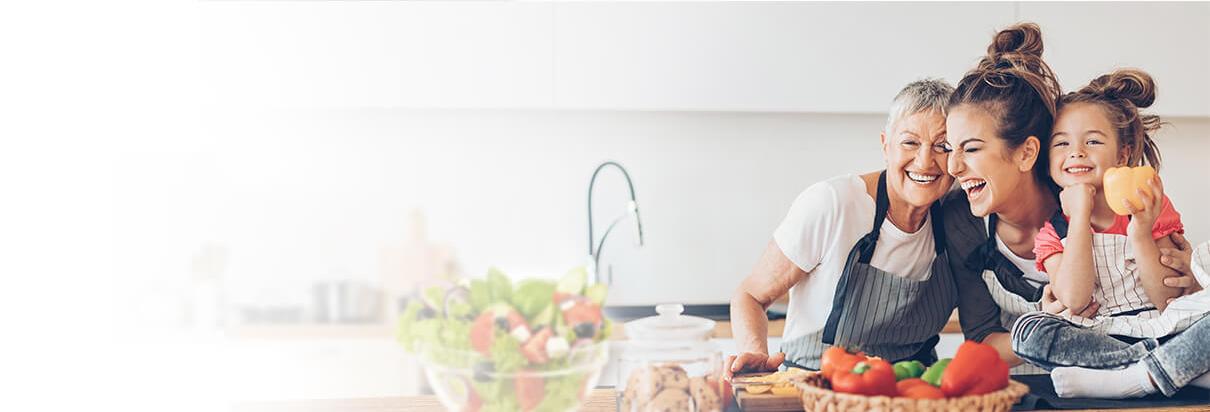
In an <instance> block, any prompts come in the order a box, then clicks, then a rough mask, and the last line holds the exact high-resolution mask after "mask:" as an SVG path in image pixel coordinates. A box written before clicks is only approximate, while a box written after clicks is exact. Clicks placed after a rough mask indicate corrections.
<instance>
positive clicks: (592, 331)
mask: <svg viewBox="0 0 1210 412" xmlns="http://www.w3.org/2000/svg"><path fill="white" fill-rule="evenodd" d="M571 330H572V331H573V332H575V333H576V337H579V338H589V339H591V338H592V337H593V336H594V335H596V334H597V325H594V324H591V323H588V322H583V323H579V324H576V326H575V327H573V328H572V329H571Z"/></svg>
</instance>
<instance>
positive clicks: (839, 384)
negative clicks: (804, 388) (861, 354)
mask: <svg viewBox="0 0 1210 412" xmlns="http://www.w3.org/2000/svg"><path fill="white" fill-rule="evenodd" d="M832 389H834V390H836V391H837V392H844V393H853V394H858V395H867V396H895V395H896V394H897V391H896V389H895V369H894V368H893V367H891V364H890V363H889V362H887V361H884V360H882V359H866V360H863V361H860V362H857V365H855V366H853V369H851V370H843V369H842V370H837V371H835V374H834V375H832Z"/></svg>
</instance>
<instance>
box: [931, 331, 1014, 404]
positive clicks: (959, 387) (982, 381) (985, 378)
mask: <svg viewBox="0 0 1210 412" xmlns="http://www.w3.org/2000/svg"><path fill="white" fill-rule="evenodd" d="M1007 386H1008V363H1006V362H1004V360H1003V359H1000V353H999V352H996V348H993V347H991V345H984V344H982V343H978V342H975V341H969V340H968V341H966V342H963V343H962V345H961V346H958V353H957V354H955V355H954V360H953V361H951V362H950V364H949V366H948V367H946V368H945V372H944V373H943V374H942V375H941V392H943V393H945V396H947V397H954V396H970V395H982V394H985V393H988V392H995V391H998V390H1000V389H1004V388H1005V387H1007Z"/></svg>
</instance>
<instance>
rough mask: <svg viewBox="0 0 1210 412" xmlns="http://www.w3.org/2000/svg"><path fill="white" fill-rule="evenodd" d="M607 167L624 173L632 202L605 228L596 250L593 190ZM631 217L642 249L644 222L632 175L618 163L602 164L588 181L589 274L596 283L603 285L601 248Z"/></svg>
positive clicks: (627, 203)
mask: <svg viewBox="0 0 1210 412" xmlns="http://www.w3.org/2000/svg"><path fill="white" fill-rule="evenodd" d="M606 166H613V167H616V168H617V169H618V170H621V171H622V176H623V177H625V178H626V186H628V187H629V188H630V201H628V202H626V211H625V212H623V213H622V214H621V215H620V216H618V217H616V218H614V219H613V222H610V223H609V227H607V228H605V233H604V234H602V235H601V240H600V241H599V242H597V243H596V247H595V248H594V247H593V241H594V237H593V233H592V232H593V230H592V188H593V186H594V185H595V184H596V182H597V174H599V173H601V169H604V168H605V167H606ZM629 215H634V224H635V229H636V230H637V232H638V235H639V246H640V247H641V246H643V222H642V220H640V219H639V204H638V202H636V201H635V197H634V182H632V181H631V180H630V173H626V168H624V167H622V165H620V164H618V163H617V162H613V161H607V162H605V163H601V164H600V165H599V166H597V169H596V170H594V171H593V172H592V179H591V180H589V181H588V257H589V266H590V267H589V272H590V273H591V275H592V279H593V282H594V283H601V274H600V273H599V272H598V271H597V265H598V264H599V263H600V261H601V248H602V247H603V246H605V239H606V238H608V237H609V232H612V231H613V228H614V227H616V226H617V225H618V223H620V222H621V221H622V220H625V219H626V217H627V216H629ZM612 278H613V277H612V276H610V281H612V280H613V279H612Z"/></svg>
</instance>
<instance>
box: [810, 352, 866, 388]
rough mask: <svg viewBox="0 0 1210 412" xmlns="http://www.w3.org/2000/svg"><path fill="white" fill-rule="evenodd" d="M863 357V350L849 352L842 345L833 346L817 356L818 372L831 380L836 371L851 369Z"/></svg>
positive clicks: (863, 358) (864, 357)
mask: <svg viewBox="0 0 1210 412" xmlns="http://www.w3.org/2000/svg"><path fill="white" fill-rule="evenodd" d="M865 359H866V356H865V353H863V352H857V353H849V351H847V350H845V349H844V348H842V347H839V346H833V347H830V348H828V349H827V350H825V351H823V356H821V357H820V358H819V373H820V374H821V375H823V377H825V378H827V379H829V380H831V379H832V376H833V375H835V374H836V371H838V370H850V369H853V366H854V365H856V364H857V362H860V361H863V360H865Z"/></svg>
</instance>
